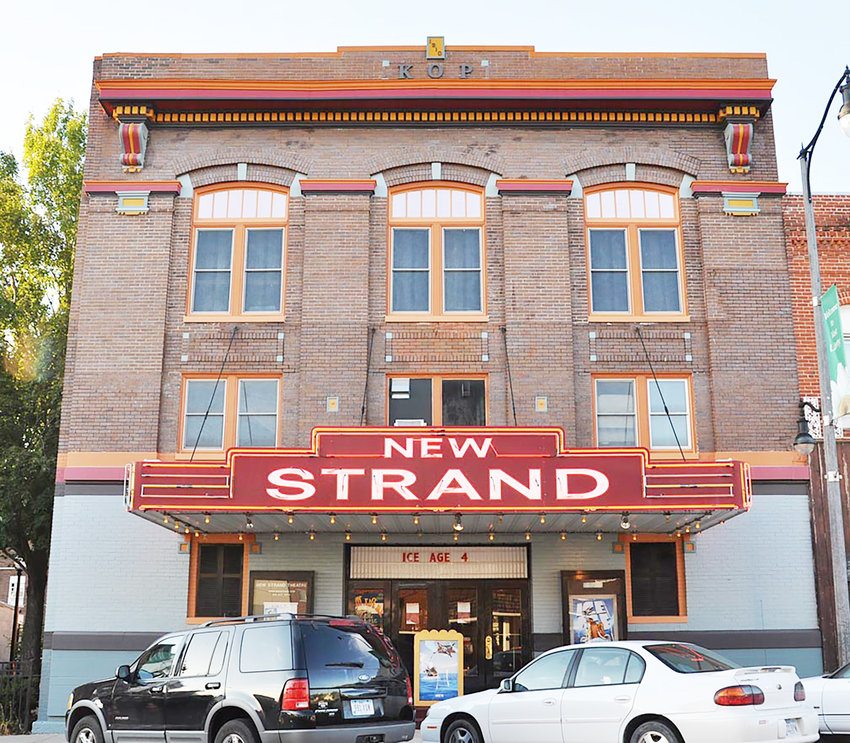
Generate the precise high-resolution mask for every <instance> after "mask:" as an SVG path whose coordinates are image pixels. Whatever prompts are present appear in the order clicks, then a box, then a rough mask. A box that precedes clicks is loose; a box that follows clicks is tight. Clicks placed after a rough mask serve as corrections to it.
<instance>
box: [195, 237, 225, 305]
mask: <svg viewBox="0 0 850 743" xmlns="http://www.w3.org/2000/svg"><path fill="white" fill-rule="evenodd" d="M232 254H233V230H198V231H197V233H196V238H195V282H194V283H195V292H194V294H193V296H192V311H193V312H223V313H227V312H229V311H230V266H231V262H232V260H233V255H232Z"/></svg>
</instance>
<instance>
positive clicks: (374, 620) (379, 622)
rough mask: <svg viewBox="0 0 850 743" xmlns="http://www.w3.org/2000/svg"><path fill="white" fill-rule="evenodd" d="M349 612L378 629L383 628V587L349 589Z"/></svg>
mask: <svg viewBox="0 0 850 743" xmlns="http://www.w3.org/2000/svg"><path fill="white" fill-rule="evenodd" d="M349 596H350V603H349V606H350V608H349V614H354V616H356V617H357V618H358V619H362V620H363V621H364V622H368V623H369V624H371V625H372V626H373V627H377V628H378V629H380V630H383V628H384V608H385V605H384V589H382V588H368V587H367V588H363V589H362V590H358V589H352V590H350V591H349Z"/></svg>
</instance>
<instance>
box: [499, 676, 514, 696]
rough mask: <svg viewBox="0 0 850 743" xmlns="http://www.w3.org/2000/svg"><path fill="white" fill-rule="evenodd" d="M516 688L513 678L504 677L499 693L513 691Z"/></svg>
mask: <svg viewBox="0 0 850 743" xmlns="http://www.w3.org/2000/svg"><path fill="white" fill-rule="evenodd" d="M513 690H514V680H513V679H502V683H501V684H499V693H500V694H501V693H502V692H511V691H513Z"/></svg>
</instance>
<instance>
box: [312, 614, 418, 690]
mask: <svg viewBox="0 0 850 743" xmlns="http://www.w3.org/2000/svg"><path fill="white" fill-rule="evenodd" d="M299 624H300V626H301V637H302V638H303V641H304V657H305V658H306V660H307V675H308V676H309V678H310V686H311V687H315V688H320V689H327V688H336V687H340V686H348V685H350V684H358V683H368V681H370V680H372V679H379V678H383V679H389V678H393V677H395V676H397V675H399V674H400V673H401V662H400V660H399V657H398V654H397V653H396V652H395V650H394V649H393V647H392V645H390V644H389V641H388V640H386V639H385V638H384V636H383V635H381V634H379V633H378V632H377V631H376V630H374V629H372V627H370V626H369V625H366V624H363V623H361V622H350V621H347V620H339V621H334V620H331V621H330V622H299Z"/></svg>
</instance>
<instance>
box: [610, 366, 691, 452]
mask: <svg viewBox="0 0 850 743" xmlns="http://www.w3.org/2000/svg"><path fill="white" fill-rule="evenodd" d="M593 385H594V406H595V417H596V445H597V446H601V447H620V446H644V447H646V448H647V449H651V450H653V451H654V452H670V453H671V454H678V453H679V449H680V448H681V450H682V451H683V452H688V453H693V452H695V451H696V445H695V434H694V420H693V416H692V415H691V407H692V403H691V388H690V378H689V377H674V376H672V375H666V374H665V375H659V376H657V377H653V376H652V375H648V374H637V375H633V376H630V377H623V378H621V377H607V376H600V377H597V378H595V379H594V380H593ZM665 405H666V409H665Z"/></svg>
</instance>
